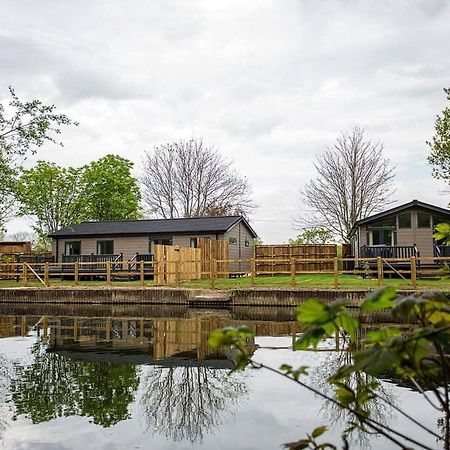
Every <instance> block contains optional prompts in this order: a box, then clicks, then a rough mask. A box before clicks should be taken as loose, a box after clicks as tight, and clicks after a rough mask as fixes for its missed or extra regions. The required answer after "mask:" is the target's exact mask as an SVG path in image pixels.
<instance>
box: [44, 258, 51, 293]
mask: <svg viewBox="0 0 450 450" xmlns="http://www.w3.org/2000/svg"><path fill="white" fill-rule="evenodd" d="M48 265H49V264H48V262H46V263H45V269H44V284H45V287H48V286H49V285H50V282H49V273H48V271H49V267H48Z"/></svg>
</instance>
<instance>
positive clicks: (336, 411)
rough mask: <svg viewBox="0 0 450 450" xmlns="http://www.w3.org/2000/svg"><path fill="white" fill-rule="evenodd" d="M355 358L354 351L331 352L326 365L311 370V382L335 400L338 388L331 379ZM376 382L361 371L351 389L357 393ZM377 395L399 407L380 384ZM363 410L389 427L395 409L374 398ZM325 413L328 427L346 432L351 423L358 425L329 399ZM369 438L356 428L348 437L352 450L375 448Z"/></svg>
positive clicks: (353, 377)
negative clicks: (356, 449) (335, 389)
mask: <svg viewBox="0 0 450 450" xmlns="http://www.w3.org/2000/svg"><path fill="white" fill-rule="evenodd" d="M351 358H352V355H351V352H348V351H342V352H329V353H328V354H327V356H326V357H325V358H324V360H323V361H322V364H321V365H320V366H318V367H315V368H314V371H311V374H310V380H311V382H312V384H313V385H314V387H316V388H318V389H320V390H321V391H322V392H323V393H324V394H327V395H329V396H330V397H334V386H333V385H331V384H329V383H328V381H327V380H328V378H329V377H330V376H331V375H333V374H334V373H335V372H336V371H337V369H338V368H339V367H341V366H343V365H344V364H349V363H351ZM374 380H376V379H374V378H373V377H370V376H369V375H367V374H364V373H361V372H359V373H354V374H352V376H351V377H350V380H349V386H350V388H351V389H353V390H357V388H358V386H363V385H365V384H367V383H370V382H371V381H374ZM376 393H377V394H378V395H379V396H381V397H383V398H385V399H387V400H388V401H389V402H390V403H392V404H395V397H394V394H393V393H392V391H390V390H389V389H386V388H385V387H383V386H381V385H380V386H379V387H378V388H377V389H376ZM363 409H364V410H366V411H370V417H371V418H373V419H375V420H377V421H378V422H380V423H383V424H385V425H387V424H388V422H389V419H391V418H392V417H393V410H392V408H391V407H390V406H388V405H387V404H386V403H385V402H383V401H382V400H380V399H379V398H373V399H372V400H370V401H368V402H367V403H366V404H365V405H364V406H363ZM321 413H322V415H323V417H324V420H325V423H324V424H325V425H327V424H328V425H332V426H333V427H334V428H336V429H337V430H344V429H346V428H347V427H348V426H349V425H350V423H354V422H357V420H356V419H355V416H354V415H353V414H351V413H350V412H349V411H347V410H345V409H343V408H340V407H339V406H337V405H335V404H334V403H331V402H329V401H326V400H324V403H323V405H322V408H321ZM369 438H370V436H369V435H368V434H367V433H364V432H362V431H361V430H360V429H356V430H355V431H353V432H352V433H351V434H350V436H349V437H348V440H349V444H350V448H353V447H356V448H371V445H370V442H369Z"/></svg>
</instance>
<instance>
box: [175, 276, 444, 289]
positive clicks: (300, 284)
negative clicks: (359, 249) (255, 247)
mask: <svg viewBox="0 0 450 450" xmlns="http://www.w3.org/2000/svg"><path fill="white" fill-rule="evenodd" d="M338 280H339V289H352V288H361V289H376V288H377V287H378V280H377V279H370V278H362V277H358V276H355V275H339V278H338ZM383 284H384V285H391V286H394V287H396V288H398V289H411V282H410V280H403V279H401V278H386V279H385V280H384V283H383ZM181 286H183V287H189V288H208V287H210V286H211V281H210V280H208V279H203V280H195V281H190V282H186V283H182V284H181ZM250 287H251V279H250V277H241V278H219V279H217V280H216V288H217V289H241V288H250ZM255 287H261V288H290V287H292V286H291V277H290V276H274V277H256V278H255ZM295 287H297V288H315V289H320V288H324V289H333V288H334V278H333V275H332V274H304V275H297V276H296V277H295ZM417 287H418V288H419V289H438V290H450V280H418V281H417Z"/></svg>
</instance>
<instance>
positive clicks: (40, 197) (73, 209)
mask: <svg viewBox="0 0 450 450" xmlns="http://www.w3.org/2000/svg"><path fill="white" fill-rule="evenodd" d="M84 192H85V189H84V185H83V181H82V174H81V171H80V170H79V169H75V168H71V167H69V168H62V167H59V166H57V165H56V164H54V163H47V162H44V161H39V162H38V163H37V165H36V166H35V167H33V168H32V169H29V170H24V171H23V173H22V175H21V177H20V178H19V180H18V182H17V184H16V196H17V199H18V201H19V202H20V207H19V214H20V215H32V216H35V217H36V223H35V225H34V226H33V228H34V230H35V231H36V233H37V234H38V236H39V237H40V239H41V241H42V239H45V236H46V235H47V234H48V233H53V232H55V231H57V230H58V229H59V228H61V227H65V226H68V225H72V224H76V223H79V222H81V221H82V220H83V219H84V218H85V217H86V208H85V205H86V203H85V197H84Z"/></svg>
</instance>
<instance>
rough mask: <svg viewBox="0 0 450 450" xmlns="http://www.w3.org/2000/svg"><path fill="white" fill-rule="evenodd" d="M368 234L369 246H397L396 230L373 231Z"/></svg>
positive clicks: (382, 229)
mask: <svg viewBox="0 0 450 450" xmlns="http://www.w3.org/2000/svg"><path fill="white" fill-rule="evenodd" d="M367 234H368V236H367V237H368V239H367V242H368V244H369V245H388V246H393V245H395V230H393V229H387V228H380V229H372V230H369V231H368V232H367Z"/></svg>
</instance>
